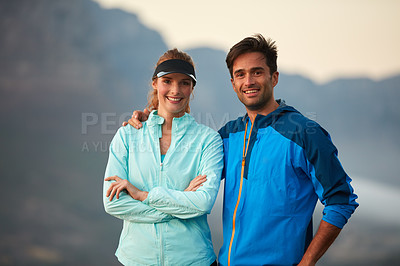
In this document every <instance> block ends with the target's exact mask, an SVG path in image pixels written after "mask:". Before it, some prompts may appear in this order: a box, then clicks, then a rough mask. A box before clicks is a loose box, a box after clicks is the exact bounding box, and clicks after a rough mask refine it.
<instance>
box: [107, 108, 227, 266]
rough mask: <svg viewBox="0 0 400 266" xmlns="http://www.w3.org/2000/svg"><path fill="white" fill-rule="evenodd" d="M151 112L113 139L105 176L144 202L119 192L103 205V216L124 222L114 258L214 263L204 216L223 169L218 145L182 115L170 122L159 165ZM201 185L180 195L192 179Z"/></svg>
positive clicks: (157, 129) (157, 131)
mask: <svg viewBox="0 0 400 266" xmlns="http://www.w3.org/2000/svg"><path fill="white" fill-rule="evenodd" d="M163 122H164V119H163V118H162V117H159V116H157V114H156V112H152V113H151V114H150V116H149V119H148V120H147V122H145V123H143V128H142V129H140V130H136V129H135V128H133V127H130V126H128V127H122V128H120V129H119V130H118V132H117V133H116V135H115V136H114V138H113V140H112V142H111V145H110V151H109V159H108V164H107V168H106V172H105V177H108V176H113V175H117V176H119V177H121V178H123V179H128V180H129V182H130V183H132V184H133V185H135V186H136V187H138V188H139V189H141V190H144V191H149V194H148V197H147V199H146V200H145V201H143V202H141V201H137V200H134V199H132V198H131V197H130V196H129V195H128V194H126V193H125V192H122V193H121V195H120V198H119V199H116V198H114V199H113V200H112V201H109V199H108V198H107V197H105V192H106V191H107V189H108V188H109V186H110V182H109V181H105V182H104V192H103V193H104V194H103V201H104V207H105V210H106V212H107V213H109V214H111V215H113V216H115V217H117V218H119V219H122V220H123V221H124V224H123V229H122V233H121V237H120V241H119V246H118V249H117V252H116V255H117V257H118V259H119V260H120V262H122V263H123V264H124V265H207V266H208V265H210V264H211V263H212V262H213V261H214V260H215V259H216V256H215V254H214V250H213V247H212V242H211V234H210V229H209V227H208V224H207V214H208V213H210V211H211V209H212V207H213V204H214V202H215V199H216V196H217V193H218V189H219V184H220V180H221V172H222V168H223V149H222V140H221V137H220V136H219V135H218V133H217V132H215V131H213V130H212V129H210V128H208V127H206V126H204V125H200V124H197V123H196V121H195V120H194V118H193V117H192V116H190V115H188V114H185V115H184V116H183V117H180V118H174V120H173V123H172V133H171V134H172V137H171V145H170V147H169V149H168V152H167V154H166V155H165V158H164V160H163V162H161V153H160V144H159V143H160V142H159V138H160V137H161V135H162V134H161V125H162V124H163ZM200 174H203V175H207V181H206V182H205V183H203V186H201V187H200V188H199V189H198V190H197V191H196V192H184V189H185V188H186V187H187V186H188V185H189V183H190V181H191V180H192V179H193V178H195V177H196V176H198V175H200Z"/></svg>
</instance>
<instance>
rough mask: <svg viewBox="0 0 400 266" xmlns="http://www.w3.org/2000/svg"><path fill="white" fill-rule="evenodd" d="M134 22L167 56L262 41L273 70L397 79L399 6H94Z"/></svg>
mask: <svg viewBox="0 0 400 266" xmlns="http://www.w3.org/2000/svg"><path fill="white" fill-rule="evenodd" d="M94 1H95V2H98V3H100V4H101V5H102V7H104V8H120V9H123V10H125V11H127V12H131V13H135V14H136V15H138V17H139V19H140V21H141V22H142V23H143V24H145V25H146V26H147V27H149V28H151V29H154V30H157V31H158V32H159V33H160V34H161V35H162V37H163V38H164V41H165V42H166V44H167V46H168V47H169V48H173V47H177V48H178V49H181V50H187V49H192V48H198V47H211V48H216V49H220V50H223V51H225V52H228V51H229V48H230V47H231V46H232V45H234V44H235V43H237V42H239V41H240V40H242V39H243V38H245V37H248V36H251V35H253V34H255V33H261V34H263V35H264V36H265V37H270V38H272V39H273V40H275V41H276V44H277V46H278V50H279V51H278V68H279V69H278V70H279V71H282V72H285V73H288V74H300V75H304V76H307V77H309V78H311V79H312V80H314V81H316V82H318V83H323V82H328V81H330V80H332V79H334V78H338V77H344V78H346V77H369V78H371V79H374V80H379V79H383V78H387V77H390V76H393V75H395V74H400V51H399V47H400V1H398V0H302V1H298V0H280V1H270V0H252V1H238V0H214V1H211V0H202V1H196V2H194V1H193V2H192V1H184V0H169V1H161V0H146V1H134V0H94Z"/></svg>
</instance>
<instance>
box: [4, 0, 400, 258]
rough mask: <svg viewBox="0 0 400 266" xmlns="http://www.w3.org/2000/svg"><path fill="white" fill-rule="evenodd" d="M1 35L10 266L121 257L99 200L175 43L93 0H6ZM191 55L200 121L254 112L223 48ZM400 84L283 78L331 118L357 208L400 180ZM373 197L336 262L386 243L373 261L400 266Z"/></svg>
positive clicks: (283, 90) (216, 225) (279, 91)
mask: <svg viewBox="0 0 400 266" xmlns="http://www.w3.org/2000/svg"><path fill="white" fill-rule="evenodd" d="M0 32H1V33H2V37H1V38H0V121H1V130H0V137H1V139H2V140H3V141H2V151H3V152H2V153H0V171H1V175H2V179H1V187H2V188H3V189H2V193H1V194H0V200H1V202H2V203H1V204H0V213H1V218H2V219H0V264H1V265H118V263H117V262H116V260H115V257H114V251H115V248H116V246H117V244H118V238H119V233H120V230H121V227H122V222H121V221H119V220H118V219H115V218H113V217H111V216H109V215H107V214H106V213H105V212H104V209H103V206H102V179H103V175H104V169H105V165H106V162H107V156H108V145H109V142H110V140H111V139H112V137H113V135H114V133H115V130H116V129H117V128H118V127H119V125H120V124H121V122H122V121H124V120H126V119H127V117H129V115H130V113H131V112H132V110H134V109H142V108H144V107H145V105H146V101H147V100H146V99H147V94H148V91H149V89H150V76H151V74H152V72H153V67H154V64H155V62H156V60H157V59H158V57H159V56H160V55H161V54H162V53H163V52H164V51H165V50H166V49H167V45H166V44H165V43H164V41H163V39H162V37H161V35H160V34H159V33H158V32H156V31H154V30H152V29H149V28H148V27H146V26H145V25H143V24H142V23H141V22H140V20H139V19H138V17H137V16H136V15H135V14H131V13H127V12H124V11H121V10H117V9H111V10H105V9H102V8H101V7H100V6H99V5H98V4H96V3H94V2H92V1H89V0H70V1H63V0H35V1H31V0H13V1H7V0H1V5H0ZM187 52H188V53H189V54H190V55H192V57H193V59H194V61H195V63H196V70H197V76H198V80H199V81H198V84H197V85H196V88H195V91H194V99H193V102H192V103H191V108H192V114H193V116H194V117H195V118H196V120H198V121H199V122H200V123H203V124H206V125H208V126H210V127H212V128H214V129H218V128H220V127H221V126H222V125H223V124H224V123H225V122H227V121H228V120H231V119H235V118H236V117H237V116H238V115H240V114H244V112H245V110H244V108H243V106H242V104H241V103H240V102H239V101H238V99H237V97H236V95H235V94H234V93H233V90H232V86H231V84H230V80H229V79H230V78H229V73H228V71H227V69H226V66H225V63H224V60H225V55H226V53H225V52H224V51H220V50H216V49H212V48H209V47H200V48H193V49H190V50H188V51H187ZM399 84H400V75H399V76H394V77H391V78H387V79H384V80H379V81H373V80H369V79H366V78H354V79H338V80H334V81H332V82H329V83H326V84H316V83H314V82H313V81H311V80H310V79H307V78H305V77H302V76H296V75H287V74H285V73H283V72H282V73H281V75H280V81H279V84H278V86H277V88H276V96H277V98H283V99H285V100H286V102H287V103H288V104H290V105H293V106H295V107H296V108H297V109H298V110H299V111H301V112H302V113H304V114H305V115H307V116H309V117H310V118H312V119H315V120H316V121H317V122H319V123H320V124H321V125H323V127H325V128H326V129H327V130H328V131H329V132H330V133H331V136H332V139H333V141H334V143H335V144H336V146H337V147H338V148H339V158H340V159H341V161H342V163H343V165H344V166H345V168H346V169H347V171H348V173H349V175H350V176H351V177H353V179H354V183H355V184H356V185H357V184H359V186H360V192H361V191H363V190H362V189H361V188H362V187H364V188H365V187H368V190H369V193H366V192H363V194H360V203H363V198H364V197H366V196H364V195H367V194H368V195H377V196H376V198H378V197H379V198H381V197H380V196H379V195H381V194H379V193H381V191H382V189H380V190H377V188H378V186H375V185H369V186H366V185H365V182H367V184H371V183H368V182H372V184H376V183H380V184H381V185H382V186H384V188H386V186H392V187H393V189H397V188H399V187H400V177H399V176H398V175H397V173H398V172H399V170H400V169H399V165H398V162H397V161H398V158H399V155H400V145H399V141H398V138H397V135H398V132H399V123H398V121H399V118H400V110H399V106H398V105H397V103H396V100H397V99H399V96H400V95H399ZM359 176H362V177H365V178H359ZM364 179H365V180H368V181H365V182H363V181H362V180H364ZM360 180H361V182H360ZM364 191H365V190H364ZM395 191H397V190H395ZM356 193H357V187H356ZM374 193H375V194H374ZM376 193H378V194H376ZM361 196H362V197H361ZM221 202H222V193H220V194H219V198H218V201H217V203H216V207H215V208H214V209H213V213H212V215H211V216H210V217H209V220H210V223H211V228H212V230H213V238H214V244H215V248H216V249H218V247H219V246H220V245H221V244H222V243H221V234H222V232H221V229H220V228H221V227H220V221H221V219H220V215H221V213H220V207H221ZM364 202H365V205H364V206H363V205H361V206H360V210H362V208H365V209H368V210H371V212H370V213H369V212H365V211H364V212H362V211H360V213H363V214H362V215H361V214H360V217H363V218H360V219H358V218H357V213H356V214H355V217H354V224H353V223H352V222H351V223H350V225H349V228H348V230H347V229H345V230H346V233H345V235H343V236H342V237H341V238H340V239H339V240H338V241H337V242H335V245H334V246H333V247H332V249H330V250H329V252H328V254H327V255H326V257H324V259H325V258H327V259H328V260H329V259H331V260H332V261H333V262H334V261H335V256H336V255H337V254H341V253H340V252H341V251H342V250H343V249H354V250H356V251H357V254H355V255H354V254H353V257H352V260H351V262H352V265H357V263H361V265H367V264H365V263H364V264H363V262H364V260H362V258H359V257H362V255H365V254H374V253H372V252H370V253H368V252H369V251H371V250H372V249H373V247H372V246H371V244H370V243H385V247H387V248H386V249H385V250H386V251H385V252H386V253H385V252H384V251H381V253H379V256H378V255H377V257H376V259H375V260H371V261H374V262H377V263H378V262H379V263H378V264H379V265H391V264H389V261H390V262H391V263H393V261H394V262H397V263H398V262H399V260H400V259H399V258H398V256H397V255H396V254H397V253H396V252H395V251H393V250H392V248H390V247H393V245H392V246H390V243H395V244H397V243H398V242H396V241H394V240H393V238H394V237H397V239H400V235H399V231H400V230H399V225H396V224H392V223H391V224H390V225H388V224H387V222H386V219H375V220H374V219H372V220H370V219H367V218H365V217H374V216H375V217H380V216H383V215H384V212H382V210H383V209H382V208H381V211H379V210H377V209H376V208H372V207H371V208H370V207H369V205H371V204H372V203H371V201H370V200H369V201H368V200H367V201H364ZM372 202H373V201H372ZM380 204H384V202H383V203H380ZM387 205H388V206H391V205H390V204H387ZM388 217H392V216H390V215H389V216H388ZM352 219H353V218H352ZM383 221H385V222H383ZM365 232H368V235H369V237H368V238H366V237H365ZM347 235H350V236H351V237H347ZM371 239H374V241H375V242H373V241H372V240H371ZM360 245H361V248H360ZM356 247H359V248H358V249H357V248H356ZM363 248H364V250H361V251H360V249H363ZM330 254H333V255H330ZM360 254H361V255H360ZM357 255H359V257H357ZM349 256H350V255H349V254H347V253H346V254H344V255H343V260H346V258H350V257H349ZM396 256H397V257H396ZM354 257H355V259H353V258H354ZM385 261H386V262H385ZM385 263H387V264H385ZM321 265H322V264H321ZM323 265H329V261H326V259H325V261H324V262H323ZM371 265H374V264H371Z"/></svg>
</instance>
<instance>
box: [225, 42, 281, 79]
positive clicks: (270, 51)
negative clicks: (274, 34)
mask: <svg viewBox="0 0 400 266" xmlns="http://www.w3.org/2000/svg"><path fill="white" fill-rule="evenodd" d="M252 52H260V53H262V54H263V55H264V57H265V60H266V61H267V66H268V67H269V69H270V74H271V75H272V74H273V73H274V72H276V71H277V69H278V67H277V64H276V60H277V58H278V48H277V47H276V45H275V41H273V40H272V39H270V38H268V39H267V40H266V39H265V38H264V37H263V36H262V35H261V34H256V35H254V36H251V37H247V38H244V39H243V40H241V41H240V42H238V43H237V44H235V45H234V46H232V48H231V49H230V50H229V53H228V55H227V56H226V65H227V67H228V69H229V73H230V74H231V78H233V73H232V72H233V62H234V61H235V60H236V58H238V57H239V56H240V55H242V54H246V53H252Z"/></svg>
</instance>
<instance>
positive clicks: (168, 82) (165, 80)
mask: <svg viewBox="0 0 400 266" xmlns="http://www.w3.org/2000/svg"><path fill="white" fill-rule="evenodd" d="M163 82H164V83H165V84H170V83H171V81H170V80H169V79H164V80H163Z"/></svg>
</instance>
